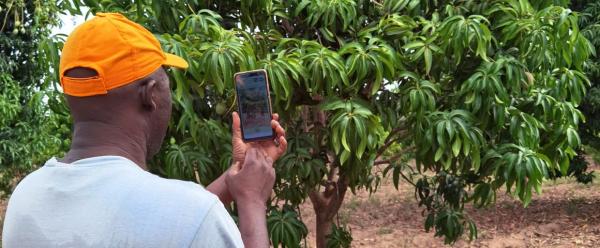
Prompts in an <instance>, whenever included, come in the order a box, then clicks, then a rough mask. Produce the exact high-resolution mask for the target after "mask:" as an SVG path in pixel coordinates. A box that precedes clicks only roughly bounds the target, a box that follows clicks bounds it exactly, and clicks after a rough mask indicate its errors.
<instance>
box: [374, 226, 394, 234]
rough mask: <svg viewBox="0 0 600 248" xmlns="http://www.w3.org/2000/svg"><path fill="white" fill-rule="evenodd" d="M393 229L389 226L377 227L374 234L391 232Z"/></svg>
mask: <svg viewBox="0 0 600 248" xmlns="http://www.w3.org/2000/svg"><path fill="white" fill-rule="evenodd" d="M393 232H394V230H392V229H391V228H387V227H382V228H379V230H377V232H376V234H377V235H384V234H390V233H393Z"/></svg>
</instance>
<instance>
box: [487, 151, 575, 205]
mask: <svg viewBox="0 0 600 248" xmlns="http://www.w3.org/2000/svg"><path fill="white" fill-rule="evenodd" d="M483 161H484V162H486V163H492V164H493V165H494V167H495V168H496V169H495V171H496V173H497V174H496V180H499V181H500V183H498V184H499V185H501V184H502V183H506V189H507V191H508V192H510V193H512V194H514V195H517V196H518V197H519V198H520V199H521V201H523V203H524V204H525V206H527V205H528V204H529V203H530V202H531V195H532V191H534V190H535V191H536V192H537V193H541V186H542V181H543V180H544V178H545V177H546V176H547V175H548V170H547V168H554V167H553V163H552V162H551V161H550V159H549V158H548V157H547V156H545V155H543V154H541V153H538V152H536V151H534V150H531V149H529V148H525V147H522V146H518V145H514V144H502V145H500V146H498V148H496V149H490V150H489V151H488V152H487V153H486V155H485V156H484V158H483ZM565 169H566V168H565ZM565 173H566V170H565ZM513 186H514V190H513Z"/></svg>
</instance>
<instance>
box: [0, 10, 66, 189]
mask: <svg viewBox="0 0 600 248" xmlns="http://www.w3.org/2000/svg"><path fill="white" fill-rule="evenodd" d="M63 7H64V6H63V3H59V2H57V1H25V0H9V1H5V2H3V3H0V50H2V52H1V53H0V85H1V87H0V190H1V191H2V194H1V196H2V197H7V196H8V194H9V193H10V192H11V191H12V189H13V187H14V186H15V185H16V183H17V182H18V181H19V180H20V179H21V178H22V177H24V176H25V175H26V174H27V173H29V172H31V171H32V170H34V169H35V168H37V166H39V165H40V164H42V163H43V162H44V161H46V160H47V159H48V158H49V157H50V156H60V155H61V153H62V152H64V151H65V150H66V149H68V147H69V145H70V141H69V139H68V137H69V133H70V130H69V127H68V125H69V122H70V121H69V118H68V111H67V110H66V108H65V105H64V104H63V99H62V95H61V94H60V93H59V92H57V91H56V81H55V80H54V79H55V77H54V75H52V74H51V70H52V67H51V65H52V64H55V65H57V64H58V63H57V62H58V60H57V58H58V56H57V54H58V49H57V48H56V47H49V46H48V45H49V44H52V45H53V44H54V43H53V42H51V37H50V30H51V28H52V27H53V26H56V25H57V24H58V23H57V21H56V16H57V13H58V10H60V11H63V10H62V9H63ZM52 45H50V46H52Z"/></svg>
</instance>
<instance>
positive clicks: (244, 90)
mask: <svg viewBox="0 0 600 248" xmlns="http://www.w3.org/2000/svg"><path fill="white" fill-rule="evenodd" d="M234 81H235V92H236V98H237V104H238V112H239V113H240V117H241V121H242V122H241V128H242V138H243V140H244V141H245V142H249V141H257V140H269V139H270V140H272V139H273V138H275V132H274V130H273V128H272V127H271V120H272V119H273V114H272V110H271V97H270V94H269V82H268V77H267V72H266V71H265V70H255V71H247V72H238V73H236V74H235V75H234Z"/></svg>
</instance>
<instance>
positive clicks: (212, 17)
mask: <svg viewBox="0 0 600 248" xmlns="http://www.w3.org/2000/svg"><path fill="white" fill-rule="evenodd" d="M222 19H223V18H221V16H220V15H219V14H217V13H215V12H213V11H210V10H207V9H203V10H200V11H198V13H196V14H192V15H188V16H187V17H186V18H185V19H183V21H182V22H181V23H180V24H179V31H180V32H184V33H187V34H193V33H197V32H202V33H204V34H208V32H209V27H210V26H211V25H213V26H219V22H220V21H221V20H222Z"/></svg>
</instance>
